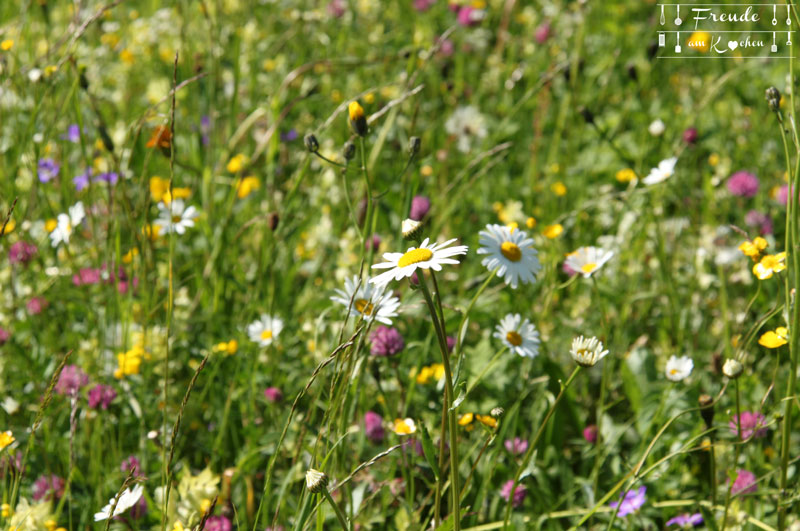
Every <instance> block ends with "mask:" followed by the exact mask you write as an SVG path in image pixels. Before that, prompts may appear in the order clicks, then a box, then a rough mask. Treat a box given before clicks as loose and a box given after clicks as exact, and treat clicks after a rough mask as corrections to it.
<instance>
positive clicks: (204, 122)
mask: <svg viewBox="0 0 800 531" xmlns="http://www.w3.org/2000/svg"><path fill="white" fill-rule="evenodd" d="M200 132H201V133H202V135H203V138H202V141H203V145H204V146H207V145H208V144H210V143H211V138H210V137H209V136H208V133H209V132H211V117H210V116H208V115H203V116H202V117H201V118H200Z"/></svg>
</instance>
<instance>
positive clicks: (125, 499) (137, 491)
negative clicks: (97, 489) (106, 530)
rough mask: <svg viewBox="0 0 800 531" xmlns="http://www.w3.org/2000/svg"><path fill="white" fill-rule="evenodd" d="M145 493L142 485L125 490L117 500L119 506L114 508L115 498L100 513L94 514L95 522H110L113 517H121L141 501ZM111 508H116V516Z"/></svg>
mask: <svg viewBox="0 0 800 531" xmlns="http://www.w3.org/2000/svg"><path fill="white" fill-rule="evenodd" d="M143 493H144V487H143V486H142V485H136V486H135V487H133V488H132V489H125V490H124V491H122V494H120V495H119V500H117V505H116V506H115V507H114V498H116V496H114V498H111V500H109V502H108V504H106V506H105V507H103V508H102V509H100V512H99V513H94V521H95V522H99V521H100V520H108V519H109V518H111V517H112V516H119V515H121V514H122V513H124V512H125V511H127V510H128V509H130V508H131V507H133V506H134V505H136V503H137V502H138V501H139V498H141V497H142V494H143ZM111 507H114V514H111Z"/></svg>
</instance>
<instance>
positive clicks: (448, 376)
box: [417, 271, 461, 531]
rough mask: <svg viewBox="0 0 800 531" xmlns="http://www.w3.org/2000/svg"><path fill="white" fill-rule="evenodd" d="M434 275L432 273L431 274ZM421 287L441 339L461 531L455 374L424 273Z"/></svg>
mask: <svg viewBox="0 0 800 531" xmlns="http://www.w3.org/2000/svg"><path fill="white" fill-rule="evenodd" d="M431 274H432V273H431ZM417 278H418V279H419V285H420V287H421V288H422V294H423V295H424V296H425V302H427V303H428V309H429V310H430V313H431V319H433V326H434V328H435V329H436V335H437V337H438V339H439V349H440V350H441V352H442V365H444V377H445V404H446V406H447V412H446V415H447V424H448V427H449V431H450V492H451V494H452V498H453V507H452V511H451V512H452V513H453V516H454V517H453V524H454V525H453V529H454V530H455V531H459V530H460V529H461V510H460V497H459V492H460V490H459V488H458V431H457V428H456V426H457V424H456V412H455V408H454V407H453V402H454V401H455V396H454V394H453V373H452V371H451V370H450V355H449V354H448V352H447V336H446V335H445V332H444V323H443V322H441V321H440V320H439V312H438V310H437V308H436V305H435V304H434V302H433V298H432V297H431V292H430V290H429V289H428V285H427V283H426V282H425V275H424V274H423V273H422V271H420V272H419V274H418V275H417Z"/></svg>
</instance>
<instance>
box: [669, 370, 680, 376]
mask: <svg viewBox="0 0 800 531" xmlns="http://www.w3.org/2000/svg"><path fill="white" fill-rule="evenodd" d="M669 373H670V374H672V375H675V374H678V369H670V370H669Z"/></svg>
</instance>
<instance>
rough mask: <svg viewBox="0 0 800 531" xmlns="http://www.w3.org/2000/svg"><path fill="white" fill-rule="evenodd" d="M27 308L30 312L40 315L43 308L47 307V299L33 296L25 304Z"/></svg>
mask: <svg viewBox="0 0 800 531" xmlns="http://www.w3.org/2000/svg"><path fill="white" fill-rule="evenodd" d="M25 308H27V310H28V313H29V314H31V315H39V314H40V313H42V310H44V309H45V308H47V299H45V298H44V297H39V296H36V297H32V298H31V300H29V301H28V303H27V304H26V305H25Z"/></svg>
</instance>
